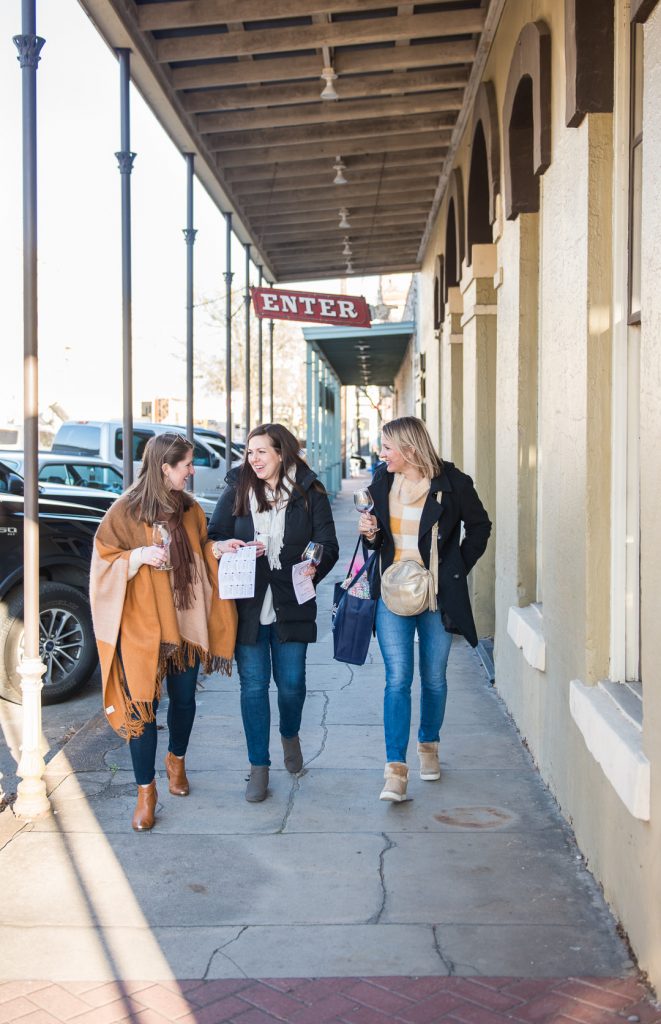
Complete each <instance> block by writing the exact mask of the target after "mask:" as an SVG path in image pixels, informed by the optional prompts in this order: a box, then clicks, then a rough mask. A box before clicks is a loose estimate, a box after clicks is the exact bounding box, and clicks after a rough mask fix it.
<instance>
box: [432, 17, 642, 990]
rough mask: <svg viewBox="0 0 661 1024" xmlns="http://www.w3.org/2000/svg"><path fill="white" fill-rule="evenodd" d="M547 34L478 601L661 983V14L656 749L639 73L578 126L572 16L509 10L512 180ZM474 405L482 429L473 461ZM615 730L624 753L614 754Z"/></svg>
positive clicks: (449, 403)
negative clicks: (528, 41)
mask: <svg viewBox="0 0 661 1024" xmlns="http://www.w3.org/2000/svg"><path fill="white" fill-rule="evenodd" d="M628 19H629V11H628V6H627V5H625V4H624V3H623V2H619V3H616V20H617V23H618V26H619V27H618V32H619V37H618V38H619V41H618V40H616V62H615V67H617V66H618V64H617V56H618V52H622V49H621V48H622V46H625V45H628V32H629V24H628ZM534 21H543V22H544V23H545V24H546V25H547V26H548V29H549V30H550V37H551V103H550V111H551V153H550V163H549V165H548V167H547V168H546V169H545V170H544V172H543V173H542V174H540V176H539V183H540V195H539V211H538V212H527V213H519V215H518V216H516V217H515V218H514V219H507V218H506V216H505V214H504V210H503V201H502V178H501V188H500V195H499V198H498V201H497V203H496V209H497V216H496V218H495V221H494V223H493V238H494V243H495V246H496V260H497V267H496V270H495V273H494V274H493V279H492V282H491V284H492V287H493V289H494V294H495V305H496V314H495V352H496V360H495V369H494V373H495V396H496V399H495V401H496V406H495V448H494V450H495V474H494V477H495V480H494V483H493V487H494V493H493V494H492V495H490V496H489V502H488V503H487V504H488V510H489V512H490V513H491V514H492V518H493V519H494V522H495V527H496V529H495V543H494V553H495V580H493V581H492V582H489V581H487V582H486V583H484V584H479V583H478V584H477V585H478V587H482V586H483V587H486V588H487V589H486V590H485V589H482V590H481V591H480V593H479V594H478V595H477V600H478V603H479V602H482V603H484V601H485V600H486V601H488V600H489V599H491V600H492V602H493V609H494V614H495V664H496V686H497V687H498V689H499V691H500V692H501V694H502V695H503V697H504V698H505V700H506V701H507V703H508V705H509V707H510V709H511V710H512V713H513V715H514V717H515V719H516V722H517V725H518V727H519V729H520V731H521V733H522V735H523V736H524V737H525V739H526V741H527V743H528V744H529V747H530V749H531V751H532V754H533V756H534V758H535V760H536V762H537V764H538V765H539V768H540V771H541V772H542V774H543V776H544V778H545V780H546V781H547V783H548V784H549V786H550V787H551V789H552V791H553V792H554V794H555V795H556V797H557V799H558V802H559V804H560V806H561V808H562V810H563V813H564V814H565V815H566V817H567V818H568V819H569V820H570V821H571V822H572V824H573V826H574V828H575V830H576V835H577V838H578V841H579V844H580V846H581V849H582V851H583V853H584V854H585V856H586V858H587V862H588V864H589V866H590V867H591V869H592V870H593V871H594V873H595V875H596V877H597V878H598V879H599V881H600V882H601V883H602V884H603V886H604V891H605V893H606V896H607V898H608V900H609V901H610V903H611V904H612V906H613V909H614V911H615V913H616V914H617V915H618V917H619V918H620V920H621V921H622V924H623V926H624V928H625V930H626V932H627V933H628V935H629V938H630V940H631V942H632V945H633V948H634V950H635V952H636V954H637V956H638V958H639V962H640V965H641V967H642V968H643V969H644V970H646V971H648V972H649V974H650V977H651V979H652V980H653V982H654V983H655V984H656V985H657V986H659V987H661V914H660V913H659V912H658V907H659V906H661V867H660V866H659V863H660V862H659V857H658V851H659V849H661V796H660V793H661V686H659V685H658V683H657V678H656V677H657V676H658V674H659V668H658V666H659V664H661V629H659V626H658V609H659V607H661V545H659V543H658V527H657V521H658V510H659V508H661V472H660V470H659V452H660V451H661V295H660V289H659V286H658V282H659V279H660V274H661V170H660V168H661V119H660V118H659V116H658V111H659V109H661V5H660V6H658V7H657V8H656V10H655V11H654V12H653V14H652V15H651V16H650V18H649V20H648V21H647V23H646V25H645V29H644V36H645V65H644V66H645V84H644V96H645V99H644V127H643V137H644V143H643V147H644V148H643V154H644V155H643V186H642V203H643V218H642V223H643V234H642V267H643V272H642V324H641V328H640V382H641V383H640V394H639V397H638V396H634V402H635V401H639V415H640V442H639V458H640V474H639V480H640V542H641V559H640V564H641V587H640V635H641V679H642V683H643V705H642V707H643V726H642V742H641V740H640V735H641V734H640V730H637V728H636V727H635V726H634V725H632V724H631V722H628V721H625V716H624V715H623V714H621V712H620V710H619V707H620V705H619V704H618V703H617V699H619V698H617V685H616V683H617V680H619V679H620V675H619V674H618V672H616V671H615V665H616V661H614V657H615V656H614V654H613V651H614V649H615V646H616V644H615V638H614V632H615V631H616V630H617V629H618V628H619V627H618V625H617V622H618V614H619V613H618V608H619V607H620V605H621V604H623V601H624V598H623V596H622V594H621V581H619V580H618V579H617V578H616V577H615V576H614V573H613V571H612V570H611V566H612V565H614V564H615V563H616V561H617V560H616V559H615V561H614V558H613V548H614V545H617V544H619V543H624V538H623V537H622V536H620V533H618V529H619V526H618V522H617V517H615V518H614V512H613V509H614V508H616V507H617V502H618V500H619V499H618V495H617V493H616V492H617V487H616V486H615V483H616V482H617V480H618V477H617V474H616V470H615V468H614V462H613V458H614V456H613V452H614V451H616V450H617V446H618V445H620V446H621V444H622V441H621V438H620V436H619V434H620V432H621V415H620V412H619V411H618V409H617V408H616V407H615V406H614V403H617V402H620V400H621V396H620V397H618V395H620V391H618V370H617V367H618V365H619V364H618V363H617V360H616V355H615V354H616V352H617V346H618V345H620V344H621V339H622V337H623V336H625V335H626V331H627V329H628V328H627V325H626V322H625V321H626V311H624V313H623V311H622V308H621V307H622V301H621V294H622V281H621V278H622V268H623V267H624V268H625V269H626V264H627V258H626V246H627V237H626V234H624V235H623V232H622V216H623V214H622V202H625V203H626V188H625V190H624V194H623V192H622V174H623V171H622V167H623V163H622V138H621V134H622V129H621V125H622V123H623V119H624V122H626V118H627V117H628V111H627V110H625V109H624V107H625V105H628V75H627V76H626V80H624V78H622V80H621V81H620V82H619V85H618V88H617V89H616V104H615V110H614V112H613V113H608V112H604V113H595V114H588V115H586V116H585V117H584V118H583V120H582V121H581V122H580V124H579V125H578V126H577V127H567V125H566V100H565V89H566V73H565V72H566V59H565V56H566V55H565V23H564V4H561V3H553V2H551V0H536V2H535V0H527V2H525V3H523V2H516V3H508V4H506V6H505V9H504V12H503V16H502V19H501V22H500V25H499V27H498V31H497V33H496V37H495V39H494V43H493V46H492V49H491V53H490V56H489V59H488V62H487V66H486V68H485V71H484V75H483V80H484V81H491V82H492V83H493V86H494V91H495V97H496V106H497V110H498V130H499V135H500V151H501V168H502V165H503V160H502V153H503V147H504V145H505V143H506V141H507V140H506V138H505V133H504V128H503V120H502V113H503V104H504V100H505V92H506V87H507V80H508V75H509V71H510V64H511V60H512V54H513V51H514V48H515V45H516V43H517V39H518V38H519V34H520V32H521V30H522V29H523V28H524V25H526V24H527V23H530V22H534ZM616 35H617V33H616ZM618 47H619V48H620V50H619V51H618ZM614 73H615V74H619V75H620V76H621V72H620V71H617V72H614ZM621 77H622V76H621ZM618 125H620V127H619V128H618ZM618 133H619V134H618ZM471 144H472V131H471V122H470V118H469V121H468V128H467V131H466V133H465V135H464V138H463V139H462V141H461V143H460V146H459V149H458V151H457V153H456V156H455V160H454V165H453V166H454V168H457V169H458V170H459V171H460V172H461V175H462V178H463V187H464V195H466V194H467V192H468V181H469V175H470V163H471ZM625 155H626V154H625ZM625 172H626V168H625ZM501 173H502V172H501ZM625 184H626V183H625ZM447 216H448V198H447V196H446V198H445V200H444V201H443V203H442V204H441V207H440V210H439V213H438V217H437V219H436V223H435V225H434V227H433V230H432V232H431V234H430V240H429V245H428V247H427V250H426V252H425V256H424V261H423V267H422V271H421V275H420V277H421V280H420V296H421V303H420V327H419V332H420V333H419V336H420V342H421V347H422V348H423V349H424V350H426V351H427V353H428V357H427V367H428V378H427V383H428V387H427V410H428V421H429V424H430V426H431V428H432V433H433V436H435V437H436V436H437V434H440V449H441V452H442V453H443V454H444V455H445V456H446V457H450V458H453V459H455V460H456V459H457V450H460V451H461V452H462V457H463V458H462V460H459V461H462V462H463V464H464V468H466V469H468V470H469V471H471V470H472V471H475V465H474V464H475V463H476V462H477V463H479V460H480V449H481V454H482V456H483V455H484V451H485V449H488V448H489V446H490V445H491V444H492V442H493V438H492V437H490V436H486V434H485V429H486V428H485V425H484V423H482V425H481V427H480V428H479V429H478V431H477V433H476V436H475V437H474V438H473V437H471V436H470V422H471V420H470V409H471V408H472V407H473V405H474V403H475V400H476V391H475V375H474V373H473V372H472V369H471V367H472V366H473V363H472V362H471V359H472V357H470V358H469V357H468V356H467V354H466V351H465V349H464V353H463V367H464V375H463V380H462V381H461V386H462V388H463V394H462V395H460V396H457V393H456V381H457V379H459V378H457V376H456V374H455V377H454V380H455V387H454V389H453V374H452V365H453V356H454V357H455V360H454V361H455V369H456V363H457V360H456V353H457V352H458V351H459V350H460V349H461V347H462V346H465V345H466V343H467V340H468V338H469V335H468V334H466V333H465V332H466V327H467V321H466V306H465V303H466V298H467V296H468V295H469V291H470V281H471V275H472V274H473V271H472V270H471V268H470V267H469V266H468V261H465V262H464V266H463V272H462V280H461V285H460V289H458V290H457V291H460V292H461V297H460V298H459V306H457V298H458V296H457V294H456V292H455V290H454V289H453V290H451V294H450V295H449V296H448V297H449V299H451V300H452V302H454V303H455V305H454V307H453V308H454V313H453V310H452V308H451V304H452V303H451V302H449V303H448V305H447V306H446V308H445V321H444V324H443V326H442V328H441V331H440V332H438V334H437V332H436V331H435V330H434V326H433V287H434V273H435V268H436V266H437V257H438V256H439V255H443V246H444V241H445V237H446V232H445V225H446V220H447ZM618 218H619V221H618ZM625 221H626V217H625ZM618 224H619V227H618ZM625 227H626V223H625ZM618 275H619V276H618ZM618 281H619V282H620V284H618ZM624 287H626V282H625V283H624ZM462 301H463V303H464V305H463V307H462V305H461V303H462ZM462 317H463V323H461V322H462ZM623 318H624V321H623ZM459 323H461V326H458V324H459ZM623 332H624V333H623ZM439 335H440V338H439ZM630 343H631V342H630V341H629V344H630ZM435 361H436V362H437V364H438V368H439V369H438V379H439V384H438V392H437V399H436V401H434V397H433V380H435V379H437V378H436V377H434V375H433V373H432V372H431V367H432V365H434V362H435ZM458 401H459V402H463V416H464V437H463V438H462V445H463V447H462V448H461V449H458V448H457V436H456V435H457V414H456V413H457V408H456V407H457V402H458ZM467 410H468V411H469V418H468V421H467V419H466V415H467ZM453 411H454V415H453ZM467 422H468V427H469V432H468V434H466V423H467ZM466 460H468V462H471V460H472V462H473V464H472V465H468V462H467V461H466ZM614 482H615V483H614ZM479 483H480V482H479V480H478V489H479ZM636 485H637V484H636V481H635V480H634V481H633V484H632V486H636ZM489 587H491V588H492V589H491V590H489V589H488V588H489ZM610 676H612V678H613V679H614V680H615V681H616V683H615V684H613V685H610V684H608V680H609V677H610ZM603 684H607V685H606V686H604V685H603ZM611 692H612V693H614V694H615V695H616V698H617V699H616V700H615V701H613V700H611V697H610V696H609V694H610V693H611ZM609 728H610V729H611V730H612V731H611V733H608V729H609ZM609 735H610V736H611V739H612V742H611V744H610V747H609V744H608V742H606V743H604V736H607V737H608V736H609ZM623 738H624V740H626V742H624V740H623ZM621 740H622V743H623V745H620V741H621ZM627 744H628V745H627ZM637 744H638V746H640V749H638V747H637V746H636V745H637ZM646 759H647V767H646ZM627 773H629V774H627ZM646 773H647V774H646ZM632 778H633V779H634V782H631V779H632ZM647 778H649V790H646V788H645V787H646V779H647ZM629 783H631V784H629ZM647 792H649V797H646V793H647Z"/></svg>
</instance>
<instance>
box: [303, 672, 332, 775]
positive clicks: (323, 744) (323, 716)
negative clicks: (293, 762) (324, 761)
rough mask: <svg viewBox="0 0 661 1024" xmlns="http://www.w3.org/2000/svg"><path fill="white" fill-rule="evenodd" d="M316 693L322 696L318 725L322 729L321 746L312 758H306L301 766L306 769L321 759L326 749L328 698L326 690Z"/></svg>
mask: <svg viewBox="0 0 661 1024" xmlns="http://www.w3.org/2000/svg"><path fill="white" fill-rule="evenodd" d="M317 692H318V693H323V695H324V709H323V711H322V713H321V723H320V724H321V729H322V736H321V746H320V747H319V750H318V751H317V753H316V754H313V755H312V757H309V758H308V760H307V761H306V762H305V764H304V765H303V767H304V768H307V767H308V765H310V764H312V762H313V761H316V760H317V758H318V757H321V755H322V754H323V752H324V750H325V749H326V740H327V739H328V726H327V725H326V718H327V716H328V708H329V706H330V698H329V696H328V691H327V690H318V691H317Z"/></svg>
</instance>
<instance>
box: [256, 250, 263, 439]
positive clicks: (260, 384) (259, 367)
mask: <svg viewBox="0 0 661 1024" xmlns="http://www.w3.org/2000/svg"><path fill="white" fill-rule="evenodd" d="M263 282H264V270H263V268H262V267H261V265H260V268H259V287H260V288H261V287H262V284H263ZM257 403H258V407H259V417H258V418H259V422H260V423H263V422H264V351H263V337H262V318H261V317H260V318H259V320H258V321H257Z"/></svg>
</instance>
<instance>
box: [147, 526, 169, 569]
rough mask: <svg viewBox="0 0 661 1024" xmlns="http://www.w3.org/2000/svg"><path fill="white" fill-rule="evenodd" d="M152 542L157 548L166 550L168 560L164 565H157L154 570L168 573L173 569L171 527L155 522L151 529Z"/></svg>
mask: <svg viewBox="0 0 661 1024" xmlns="http://www.w3.org/2000/svg"><path fill="white" fill-rule="evenodd" d="M151 540H152V544H154V545H155V546H156V547H157V548H165V551H166V554H167V558H166V560H165V562H164V563H163V565H155V566H153V568H154V569H158V570H159V571H160V572H167V571H168V570H170V569H171V568H172V562H171V561H170V542H171V540H172V536H171V534H170V527H169V526H168V524H167V523H163V522H159V521H157V522H155V523H154V525H153V526H152V528H151Z"/></svg>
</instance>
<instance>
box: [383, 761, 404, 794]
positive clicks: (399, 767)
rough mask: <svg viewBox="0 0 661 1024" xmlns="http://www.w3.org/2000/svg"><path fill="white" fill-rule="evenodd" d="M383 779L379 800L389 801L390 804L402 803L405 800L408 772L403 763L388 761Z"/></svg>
mask: <svg viewBox="0 0 661 1024" xmlns="http://www.w3.org/2000/svg"><path fill="white" fill-rule="evenodd" d="M383 777H384V779H385V780H386V783H385V786H384V787H383V789H382V790H381V796H380V797H379V800H390V801H391V802H392V803H396V804H399V803H402V801H404V800H406V785H407V783H408V779H409V770H408V768H407V767H406V765H405V764H404V762H403V761H388V762H387V763H386V767H385V770H384V772H383Z"/></svg>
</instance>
